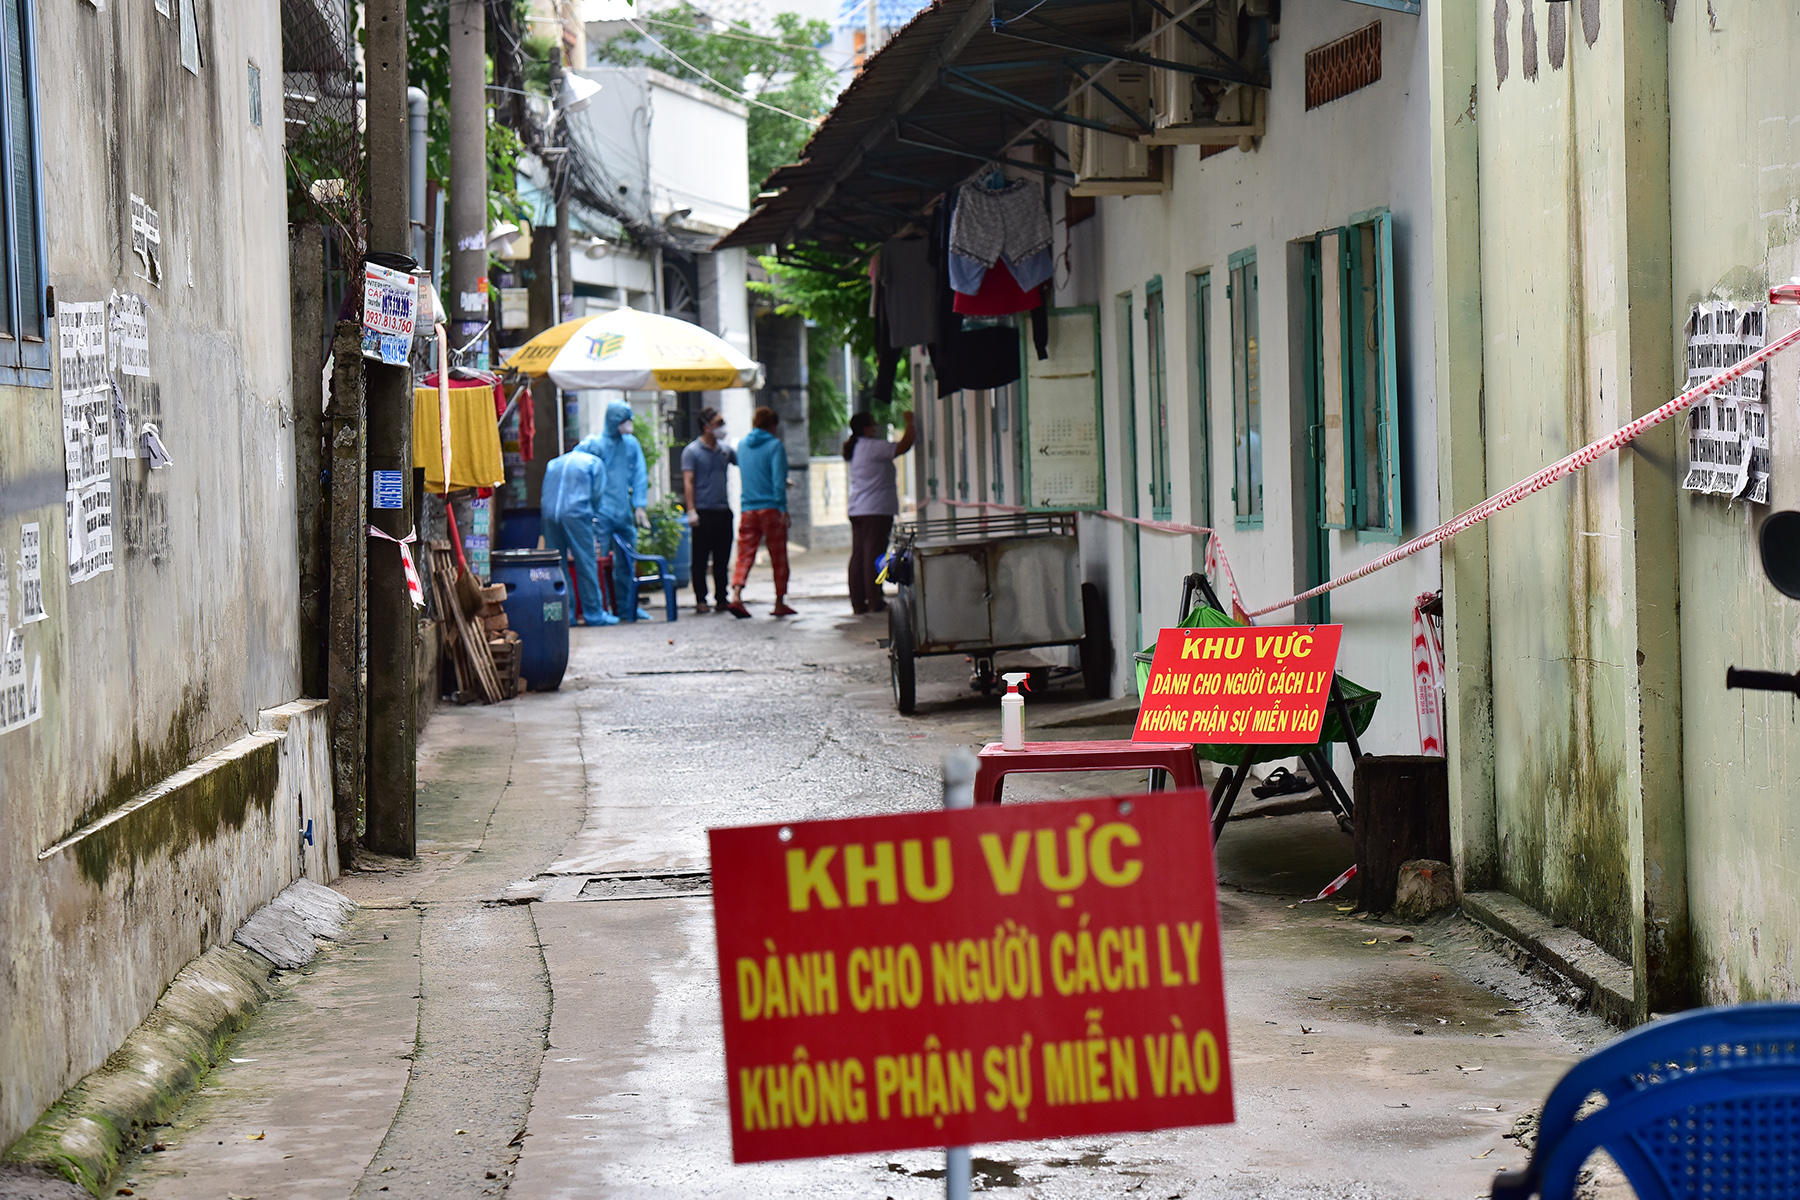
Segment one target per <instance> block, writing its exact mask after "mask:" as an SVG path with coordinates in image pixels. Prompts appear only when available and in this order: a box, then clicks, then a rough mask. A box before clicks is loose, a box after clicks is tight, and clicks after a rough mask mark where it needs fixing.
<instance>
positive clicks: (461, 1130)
mask: <svg viewBox="0 0 1800 1200" xmlns="http://www.w3.org/2000/svg"><path fill="white" fill-rule="evenodd" d="M456 1132H458V1133H467V1132H469V1131H468V1130H466V1129H459V1130H457V1131H456Z"/></svg>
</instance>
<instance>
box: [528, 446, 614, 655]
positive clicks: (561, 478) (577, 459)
mask: <svg viewBox="0 0 1800 1200" xmlns="http://www.w3.org/2000/svg"><path fill="white" fill-rule="evenodd" d="M605 495H606V464H604V463H602V462H601V461H600V460H599V459H598V458H595V457H594V456H593V455H592V454H588V453H586V452H584V451H581V450H571V451H569V452H568V453H567V454H565V455H563V456H562V457H560V458H553V459H551V460H550V463H549V465H548V466H546V467H545V468H544V491H543V527H544V545H545V546H546V547H548V548H549V549H551V550H560V551H562V553H563V556H564V561H573V562H574V564H575V580H576V586H577V588H578V589H579V590H580V592H581V615H582V618H583V619H584V620H586V621H587V623H588V624H589V625H617V624H618V623H619V618H617V617H615V616H613V615H612V614H611V613H609V612H607V611H606V605H604V604H602V603H601V594H600V573H599V571H598V570H597V569H596V566H595V551H594V538H595V537H596V536H597V533H596V530H595V526H594V522H595V520H596V519H597V518H598V516H599V514H600V505H601V502H602V500H604V499H605Z"/></svg>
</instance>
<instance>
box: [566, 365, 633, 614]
mask: <svg viewBox="0 0 1800 1200" xmlns="http://www.w3.org/2000/svg"><path fill="white" fill-rule="evenodd" d="M631 416H632V414H631V405H629V404H627V403H625V401H623V400H614V401H613V402H612V403H610V404H608V405H607V406H606V419H605V421H604V422H603V423H602V424H601V427H600V429H601V431H600V432H599V433H595V434H589V435H588V436H587V437H585V438H583V439H582V441H581V444H580V445H579V446H577V447H576V449H577V450H583V451H586V452H587V453H589V454H591V455H593V456H594V457H595V458H598V459H599V460H600V461H601V462H602V463H604V464H605V466H606V492H605V499H604V501H603V502H602V503H601V505H600V511H599V515H598V520H596V522H595V527H596V529H597V530H598V532H599V535H600V544H601V545H602V546H604V547H605V552H606V553H608V554H611V555H612V556H613V595H614V598H615V600H616V602H617V604H618V608H619V615H620V616H621V617H623V618H624V619H625V620H627V621H638V620H648V619H649V616H650V614H649V613H646V612H644V611H643V610H642V609H640V608H638V599H637V567H636V564H634V563H633V562H632V561H631V560H630V559H628V558H626V557H625V556H624V555H623V554H620V553H618V546H617V544H616V543H615V542H614V540H613V539H614V538H624V539H625V544H626V545H627V546H630V547H631V548H632V549H633V550H636V549H637V540H638V527H637V521H636V519H635V517H636V513H637V510H638V509H640V508H642V507H644V504H645V503H646V502H647V501H648V500H649V496H650V471H649V468H648V467H646V466H645V464H644V448H643V447H642V446H641V445H639V444H638V440H637V437H636V436H635V435H633V434H629V433H620V432H619V426H620V425H622V424H624V423H625V422H626V421H629V420H631Z"/></svg>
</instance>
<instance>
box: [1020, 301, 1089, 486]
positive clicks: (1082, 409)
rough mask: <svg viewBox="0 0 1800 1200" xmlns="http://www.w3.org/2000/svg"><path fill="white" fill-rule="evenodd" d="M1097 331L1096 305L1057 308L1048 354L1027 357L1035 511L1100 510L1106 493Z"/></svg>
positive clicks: (1028, 467)
mask: <svg viewBox="0 0 1800 1200" xmlns="http://www.w3.org/2000/svg"><path fill="white" fill-rule="evenodd" d="M1099 336H1100V322H1099V315H1098V313H1096V312H1095V310H1094V309H1091V308H1071V309H1055V310H1052V311H1051V313H1050V357H1049V358H1047V359H1044V360H1042V361H1039V360H1038V358H1037V356H1036V355H1034V354H1028V355H1027V356H1026V367H1025V430H1024V432H1025V439H1026V442H1025V458H1026V464H1027V465H1026V470H1027V472H1028V478H1029V486H1028V489H1027V497H1026V503H1027V504H1029V505H1030V506H1031V507H1033V508H1098V507H1100V504H1101V501H1102V499H1103V497H1104V495H1105V492H1104V491H1103V490H1102V489H1103V487H1104V481H1105V476H1104V473H1103V469H1102V463H1101V457H1100V381H1099V377H1098V374H1097V365H1096V364H1097V363H1098V361H1099V347H1098V340H1099Z"/></svg>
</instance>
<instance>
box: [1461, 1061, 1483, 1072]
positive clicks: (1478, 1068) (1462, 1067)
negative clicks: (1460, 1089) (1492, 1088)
mask: <svg viewBox="0 0 1800 1200" xmlns="http://www.w3.org/2000/svg"><path fill="white" fill-rule="evenodd" d="M1456 1069H1457V1070H1459V1071H1479V1070H1481V1068H1480V1067H1465V1066H1463V1065H1462V1064H1461V1063H1457V1064H1456Z"/></svg>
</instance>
